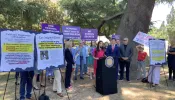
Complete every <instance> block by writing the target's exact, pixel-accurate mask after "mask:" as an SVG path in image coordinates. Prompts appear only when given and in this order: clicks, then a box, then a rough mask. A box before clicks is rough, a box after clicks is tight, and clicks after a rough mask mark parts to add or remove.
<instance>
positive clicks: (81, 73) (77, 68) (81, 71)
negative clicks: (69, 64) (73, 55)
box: [75, 58, 85, 77]
mask: <svg viewBox="0 0 175 100" xmlns="http://www.w3.org/2000/svg"><path fill="white" fill-rule="evenodd" d="M84 65H85V64H84V62H83V59H82V58H80V65H77V64H76V69H75V77H77V74H78V70H79V68H80V77H83V71H84V70H83V69H84Z"/></svg>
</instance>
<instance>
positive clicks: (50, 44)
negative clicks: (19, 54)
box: [38, 42, 63, 49]
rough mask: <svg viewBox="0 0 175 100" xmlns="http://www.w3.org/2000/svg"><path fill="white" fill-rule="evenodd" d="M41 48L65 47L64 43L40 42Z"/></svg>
mask: <svg viewBox="0 0 175 100" xmlns="http://www.w3.org/2000/svg"><path fill="white" fill-rule="evenodd" d="M38 46H39V49H55V48H63V45H62V44H56V43H54V42H41V43H39V44H38Z"/></svg>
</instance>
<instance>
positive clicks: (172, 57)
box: [167, 46, 175, 81]
mask: <svg viewBox="0 0 175 100" xmlns="http://www.w3.org/2000/svg"><path fill="white" fill-rule="evenodd" d="M167 54H168V68H169V80H173V81H175V46H170V48H169V50H168V53H167ZM172 74H173V77H172Z"/></svg>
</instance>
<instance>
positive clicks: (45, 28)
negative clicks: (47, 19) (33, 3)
mask: <svg viewBox="0 0 175 100" xmlns="http://www.w3.org/2000/svg"><path fill="white" fill-rule="evenodd" d="M41 28H42V32H56V33H59V32H60V26H59V25H54V24H47V23H42V25H41Z"/></svg>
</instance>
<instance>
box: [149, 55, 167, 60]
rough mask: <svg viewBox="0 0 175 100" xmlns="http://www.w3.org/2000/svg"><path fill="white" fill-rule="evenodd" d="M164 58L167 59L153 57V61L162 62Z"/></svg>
mask: <svg viewBox="0 0 175 100" xmlns="http://www.w3.org/2000/svg"><path fill="white" fill-rule="evenodd" d="M164 58H165V57H164V56H159V57H152V60H154V61H162V60H163V59H164Z"/></svg>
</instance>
